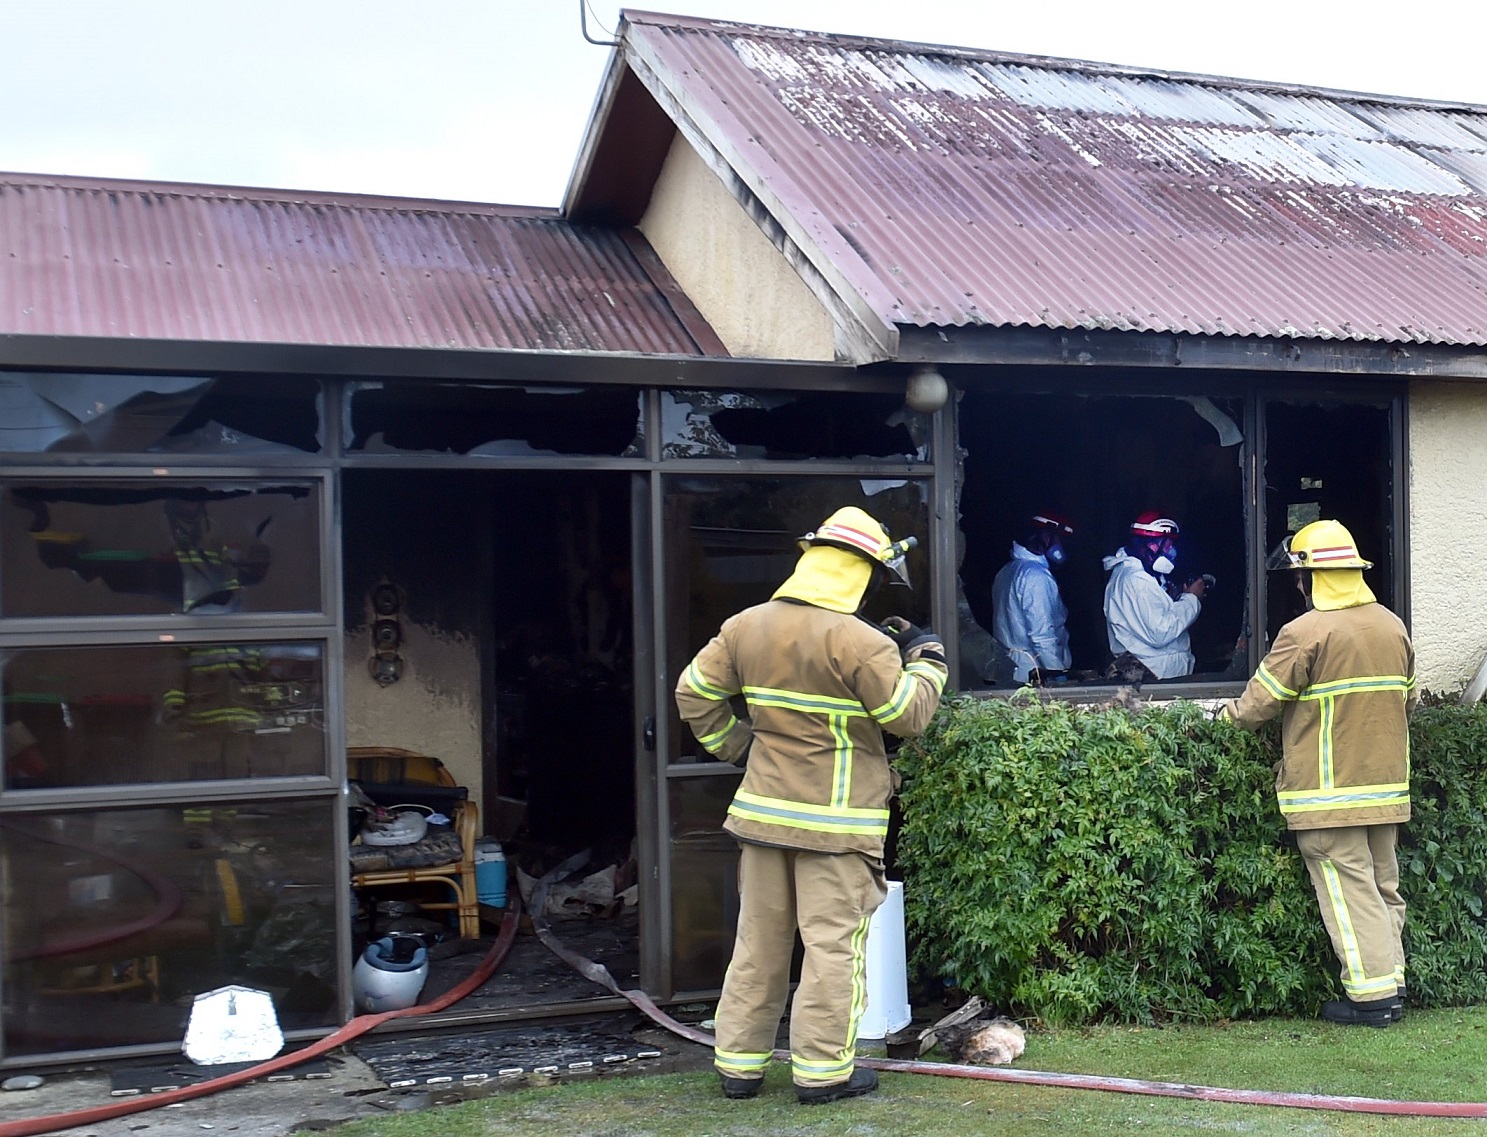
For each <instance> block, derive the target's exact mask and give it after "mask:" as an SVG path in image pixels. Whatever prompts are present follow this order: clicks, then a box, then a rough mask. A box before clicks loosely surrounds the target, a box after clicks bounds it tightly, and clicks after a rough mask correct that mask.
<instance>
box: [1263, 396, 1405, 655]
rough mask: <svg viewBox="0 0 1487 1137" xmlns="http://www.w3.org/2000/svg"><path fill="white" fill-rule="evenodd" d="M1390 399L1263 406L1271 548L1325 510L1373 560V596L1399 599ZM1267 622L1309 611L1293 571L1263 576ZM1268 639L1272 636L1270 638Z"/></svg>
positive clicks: (1271, 629)
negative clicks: (1393, 553)
mask: <svg viewBox="0 0 1487 1137" xmlns="http://www.w3.org/2000/svg"><path fill="white" fill-rule="evenodd" d="M1391 449H1392V447H1391V442H1390V417H1389V407H1388V404H1380V405H1367V404H1352V405H1337V404H1330V405H1329V404H1325V403H1301V402H1296V403H1289V402H1287V403H1281V402H1272V403H1268V404H1267V405H1266V407H1265V532H1266V534H1267V538H1266V543H1267V546H1268V547H1269V548H1270V549H1274V547H1275V546H1276V545H1277V544H1278V543H1279V542H1280V540H1281V539H1282V538H1283V537H1285V536H1286V535H1287V534H1288V533H1294V532H1296V531H1297V530H1298V529H1300V528H1301V527H1302V526H1303V525H1306V524H1309V523H1310V522H1312V521H1316V520H1319V519H1320V518H1324V517H1328V518H1336V519H1337V520H1339V521H1341V522H1342V523H1343V524H1344V525H1346V526H1347V527H1348V531H1349V532H1351V533H1352V534H1353V539H1354V541H1356V542H1357V544H1358V551H1359V552H1360V553H1361V554H1362V555H1363V557H1364V559H1366V560H1369V561H1372V562H1373V568H1371V569H1368V570H1366V571H1365V572H1364V574H1363V579H1364V580H1366V581H1367V582H1368V586H1369V587H1370V588H1371V589H1372V590H1373V593H1374V595H1375V596H1377V597H1378V599H1379V600H1380V601H1381V602H1382V603H1384V604H1386V605H1392V604H1393V602H1394V560H1393V557H1392V556H1390V548H1391V547H1392V542H1391V534H1392V533H1393V528H1394V521H1393V508H1394V494H1393V478H1392V476H1391V461H1390V453H1391ZM1265 585H1266V587H1265V630H1266V633H1267V635H1268V637H1269V640H1274V639H1275V635H1276V633H1277V632H1279V631H1280V628H1281V625H1282V624H1284V623H1285V622H1286V621H1288V620H1291V619H1294V618H1295V617H1296V616H1299V615H1300V614H1301V613H1302V611H1304V605H1305V602H1304V600H1303V599H1302V597H1301V594H1300V593H1299V592H1297V590H1296V587H1295V577H1294V574H1292V573H1290V572H1284V571H1283V572H1270V573H1267V574H1266V580H1265ZM1267 642H1268V640H1267Z"/></svg>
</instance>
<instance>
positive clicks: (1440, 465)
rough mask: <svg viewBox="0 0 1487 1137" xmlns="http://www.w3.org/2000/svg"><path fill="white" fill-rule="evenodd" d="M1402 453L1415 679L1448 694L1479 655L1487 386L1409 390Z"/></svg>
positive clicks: (1486, 609)
mask: <svg viewBox="0 0 1487 1137" xmlns="http://www.w3.org/2000/svg"><path fill="white" fill-rule="evenodd" d="M1408 449H1409V477H1410V483H1409V484H1410V535H1409V541H1410V547H1409V555H1410V621H1411V632H1412V634H1413V638H1414V641H1415V662H1416V671H1417V674H1418V675H1419V679H1420V685H1421V686H1422V687H1427V688H1429V689H1431V690H1434V691H1454V690H1457V689H1458V688H1460V687H1461V686H1462V685H1463V684H1465V683H1466V682H1467V681H1468V680H1469V679H1470V678H1471V677H1472V674H1473V673H1474V672H1475V671H1476V669H1477V665H1478V664H1479V663H1480V662H1481V661H1482V657H1483V656H1484V655H1487V386H1482V385H1477V384H1465V383H1416V382H1412V383H1411V384H1410V389H1409V447H1408Z"/></svg>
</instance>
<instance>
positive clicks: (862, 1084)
mask: <svg viewBox="0 0 1487 1137" xmlns="http://www.w3.org/2000/svg"><path fill="white" fill-rule="evenodd" d="M877 1088H878V1074H877V1071H876V1070H869V1069H868V1068H867V1067H866V1066H855V1067H853V1069H852V1076H851V1077H850V1078H848V1079H847V1080H846V1081H845V1082H838V1083H837V1084H836V1085H834V1086H796V1087H795V1096H796V1098H797V1099H799V1101H800V1103H801V1104H802V1105H821V1104H823V1103H825V1102H829V1101H841V1100H842V1098H855V1097H861V1096H862V1095H863V1094H870V1093H872V1092H873V1091H874V1090H876V1089H877Z"/></svg>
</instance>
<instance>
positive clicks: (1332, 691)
mask: <svg viewBox="0 0 1487 1137" xmlns="http://www.w3.org/2000/svg"><path fill="white" fill-rule="evenodd" d="M1417 701H1418V694H1417V692H1416V690H1415V650H1414V648H1413V646H1412V645H1411V644H1410V639H1409V634H1408V633H1407V632H1406V631H1405V627H1404V623H1403V622H1402V621H1401V620H1400V619H1399V617H1397V616H1396V615H1394V613H1393V612H1390V611H1389V610H1388V609H1387V608H1385V607H1384V606H1383V605H1382V604H1377V603H1373V604H1362V605H1358V606H1357V607H1352V608H1341V609H1337V610H1334V611H1322V610H1320V609H1314V610H1312V611H1310V612H1307V613H1306V614H1305V615H1302V616H1298V617H1297V618H1296V619H1294V620H1292V621H1291V622H1290V623H1289V624H1287V625H1286V626H1285V627H1283V628H1282V629H1281V630H1280V635H1278V636H1277V637H1276V639H1275V645H1274V646H1273V647H1272V648H1271V649H1270V653H1269V654H1268V655H1266V656H1265V658H1264V660H1263V661H1262V662H1261V663H1260V669H1259V670H1258V671H1257V672H1256V673H1255V675H1254V677H1253V678H1252V679H1250V681H1249V686H1248V687H1246V688H1245V690H1244V694H1243V695H1242V696H1241V697H1240V698H1238V699H1236V700H1233V701H1231V702H1230V703H1228V704H1226V706H1225V710H1226V712H1227V713H1228V715H1229V716H1230V717H1231V718H1233V719H1234V721H1235V722H1236V723H1238V724H1239V725H1240V726H1242V727H1244V728H1246V729H1248V730H1253V729H1254V728H1255V727H1257V726H1259V725H1260V724H1261V723H1262V722H1264V721H1266V720H1267V719H1270V718H1274V717H1275V715H1276V713H1277V712H1282V714H1283V717H1282V719H1281V724H1282V738H1283V741H1284V746H1285V750H1284V755H1285V756H1284V758H1283V759H1282V760H1281V765H1280V771H1279V774H1278V776H1277V779H1276V796H1277V797H1278V798H1279V801H1280V811H1281V813H1282V814H1283V815H1284V816H1285V819H1286V824H1287V825H1288V826H1289V827H1290V828H1292V829H1331V828H1335V827H1337V826H1342V825H1381V824H1387V823H1391V822H1403V821H1408V820H1409V818H1410V787H1409V781H1410V757H1409V755H1410V742H1409V726H1408V718H1409V714H1410V712H1411V711H1413V710H1414V708H1415V704H1416V702H1417Z"/></svg>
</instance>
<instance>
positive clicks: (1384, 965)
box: [1296, 825, 1404, 1003]
mask: <svg viewBox="0 0 1487 1137" xmlns="http://www.w3.org/2000/svg"><path fill="white" fill-rule="evenodd" d="M1398 839H1399V826H1397V825H1348V826H1343V827H1341V828H1335V829H1299V830H1297V831H1296V847H1297V848H1298V849H1299V850H1300V851H1301V856H1302V858H1303V859H1304V860H1305V861H1306V868H1307V871H1308V872H1309V873H1311V882H1312V886H1313V887H1314V888H1315V889H1316V892H1317V905H1318V906H1319V907H1320V908H1321V910H1322V922H1323V923H1324V924H1326V925H1327V934H1328V935H1329V936H1331V937H1332V950H1333V951H1335V952H1336V953H1337V958H1338V960H1339V961H1340V962H1341V963H1342V989H1343V991H1344V992H1345V993H1346V994H1347V996H1348V998H1349V999H1352V1000H1353V1001H1354V1002H1355V1003H1366V1002H1373V1001H1375V1000H1378V999H1388V998H1392V997H1393V996H1394V993H1395V992H1396V991H1397V990H1398V989H1399V987H1401V986H1402V985H1403V984H1404V944H1403V941H1402V939H1401V935H1400V933H1401V931H1402V929H1403V928H1404V899H1403V898H1402V897H1401V896H1400V895H1399V862H1398V860H1397V859H1396V857H1395V844H1396V842H1397V841H1398Z"/></svg>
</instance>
